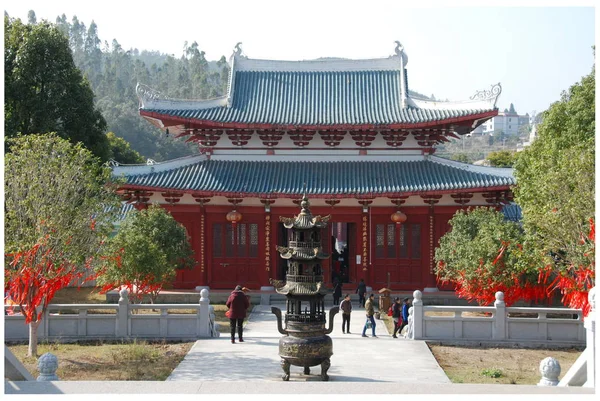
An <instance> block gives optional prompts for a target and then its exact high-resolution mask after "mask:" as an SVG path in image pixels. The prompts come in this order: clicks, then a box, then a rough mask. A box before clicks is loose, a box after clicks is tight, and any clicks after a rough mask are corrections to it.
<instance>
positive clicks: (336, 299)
mask: <svg viewBox="0 0 600 401" xmlns="http://www.w3.org/2000/svg"><path fill="white" fill-rule="evenodd" d="M341 297H342V282H341V281H340V280H339V279H338V280H336V281H335V283H334V287H333V304H334V305H337V304H339V303H340V298H341Z"/></svg>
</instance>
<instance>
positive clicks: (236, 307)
mask: <svg viewBox="0 0 600 401" xmlns="http://www.w3.org/2000/svg"><path fill="white" fill-rule="evenodd" d="M225 305H226V306H227V307H228V308H229V327H230V328H231V343H232V344H235V326H236V324H237V328H238V339H239V340H240V342H241V343H243V342H244V338H243V334H244V327H243V326H242V324H243V323H244V318H245V317H246V310H247V309H248V307H250V302H249V301H248V297H247V296H246V294H245V293H244V291H242V286H241V285H237V286H236V287H235V290H233V291H232V292H231V294H230V295H229V298H227V302H226V303H225Z"/></svg>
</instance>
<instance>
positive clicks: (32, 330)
mask: <svg viewBox="0 0 600 401" xmlns="http://www.w3.org/2000/svg"><path fill="white" fill-rule="evenodd" d="M40 323H41V320H40V321H38V322H31V323H29V348H28V349H27V356H35V357H37V356H38V355H37V346H38V337H37V331H38V327H39V326H40Z"/></svg>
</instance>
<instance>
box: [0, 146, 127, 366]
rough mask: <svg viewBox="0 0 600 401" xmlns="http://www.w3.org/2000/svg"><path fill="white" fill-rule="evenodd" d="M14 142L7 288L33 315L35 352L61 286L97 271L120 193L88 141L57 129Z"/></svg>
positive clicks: (8, 165) (8, 181) (8, 168)
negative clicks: (87, 146) (74, 142)
mask: <svg viewBox="0 0 600 401" xmlns="http://www.w3.org/2000/svg"><path fill="white" fill-rule="evenodd" d="M8 142H9V143H10V146H11V149H12V151H11V152H10V153H8V154H7V155H6V158H5V164H4V169H5V170H4V175H5V176H4V178H5V182H4V192H5V204H4V207H5V226H4V234H5V252H6V253H5V263H6V265H5V287H7V289H8V290H9V295H10V296H11V298H12V299H13V300H14V301H15V302H17V303H19V305H20V306H21V308H22V311H23V312H24V314H25V316H26V321H27V323H29V327H30V336H29V355H36V354H37V334H36V333H37V328H38V325H39V323H40V319H41V318H42V316H43V315H44V312H45V310H46V308H47V306H48V304H49V303H50V301H51V300H52V297H53V296H54V293H55V292H56V291H57V290H59V289H60V288H62V287H65V286H67V285H68V284H69V282H70V281H71V280H72V279H73V278H76V277H79V276H82V275H83V273H85V272H86V271H88V270H89V269H91V266H92V264H93V262H94V260H93V258H94V257H95V256H98V254H99V252H100V250H101V248H102V245H101V244H102V241H103V240H104V239H105V238H106V237H107V235H108V234H109V233H110V231H111V230H112V225H113V221H114V219H115V215H116V212H115V211H116V210H117V208H118V205H119V199H118V198H117V197H116V195H115V194H114V191H113V189H114V188H113V185H110V179H111V170H110V169H109V168H108V167H103V166H101V164H100V160H98V159H97V158H95V157H94V156H93V155H92V154H91V153H90V151H89V150H87V149H85V148H84V147H83V146H82V145H81V144H77V145H72V144H70V143H69V142H68V141H67V140H64V139H61V138H59V137H57V136H56V135H54V134H50V135H35V134H32V135H25V136H18V137H15V138H12V139H9V140H8ZM111 210H114V211H111ZM90 271H91V270H90ZM38 306H41V310H40V311H38V310H37V309H36V307H38Z"/></svg>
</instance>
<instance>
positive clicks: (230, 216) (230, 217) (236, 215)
mask: <svg viewBox="0 0 600 401" xmlns="http://www.w3.org/2000/svg"><path fill="white" fill-rule="evenodd" d="M225 218H226V219H227V221H228V222H230V223H231V224H236V223H237V222H239V221H241V220H242V214H241V213H240V212H238V211H236V210H235V209H234V210H232V211H231V212H229V213H227V216H225Z"/></svg>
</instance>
